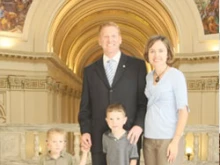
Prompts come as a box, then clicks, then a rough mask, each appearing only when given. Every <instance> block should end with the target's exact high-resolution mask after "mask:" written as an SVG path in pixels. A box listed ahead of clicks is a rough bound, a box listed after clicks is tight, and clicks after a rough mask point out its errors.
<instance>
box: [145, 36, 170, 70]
mask: <svg viewBox="0 0 220 165" xmlns="http://www.w3.org/2000/svg"><path fill="white" fill-rule="evenodd" d="M167 57H168V55H167V48H166V46H165V45H164V43H163V42H162V41H161V40H158V41H156V42H155V43H154V44H153V45H152V46H151V47H150V49H149V51H148V58H149V62H150V64H152V65H153V67H158V66H163V65H166V62H167Z"/></svg>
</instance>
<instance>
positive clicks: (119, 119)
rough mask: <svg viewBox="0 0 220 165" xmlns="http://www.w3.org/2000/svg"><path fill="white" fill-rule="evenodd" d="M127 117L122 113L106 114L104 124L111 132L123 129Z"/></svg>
mask: <svg viewBox="0 0 220 165" xmlns="http://www.w3.org/2000/svg"><path fill="white" fill-rule="evenodd" d="M126 121H127V117H126V116H125V115H124V114H123V113H122V112H108V113H107V117H106V122H107V124H108V126H109V128H110V129H111V130H112V131H116V130H119V129H123V125H124V124H125V123H126Z"/></svg>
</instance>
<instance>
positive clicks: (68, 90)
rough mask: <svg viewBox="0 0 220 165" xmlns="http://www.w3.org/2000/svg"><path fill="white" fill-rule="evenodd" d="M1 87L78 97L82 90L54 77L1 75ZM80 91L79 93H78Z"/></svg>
mask: <svg viewBox="0 0 220 165" xmlns="http://www.w3.org/2000/svg"><path fill="white" fill-rule="evenodd" d="M0 88H1V89H6V90H48V91H52V92H55V93H56V92H58V93H61V94H67V95H70V96H74V97H78V95H80V93H81V92H80V91H79V90H77V89H73V88H72V87H69V86H68V85H66V84H63V83H61V82H57V81H56V80H54V79H53V78H52V77H49V76H48V77H41V78H39V77H37V78H30V77H26V76H14V75H13V76H12V75H9V76H7V77H0ZM76 92H77V93H79V94H76Z"/></svg>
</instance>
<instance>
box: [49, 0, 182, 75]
mask: <svg viewBox="0 0 220 165" xmlns="http://www.w3.org/2000/svg"><path fill="white" fill-rule="evenodd" d="M104 21H114V22H116V23H117V24H118V25H119V26H120V28H121V31H122V39H123V42H122V45H121V50H122V51H123V52H124V53H128V54H130V55H131V56H136V57H138V58H142V59H143V55H142V54H143V51H144V46H145V44H146V41H147V39H148V38H149V37H150V36H151V35H155V34H163V35H166V36H167V37H168V38H169V39H170V40H171V42H172V44H173V46H174V47H177V43H178V36H177V32H176V28H175V25H174V23H173V21H172V18H171V16H170V15H169V13H168V11H167V10H166V8H165V7H164V6H163V4H162V3H161V1H159V0H120V1H119V0H69V1H67V2H66V3H65V4H64V5H63V6H62V8H61V9H60V10H59V12H58V13H57V16H56V18H55V19H54V21H53V24H52V26H51V31H50V32H51V33H50V35H49V45H50V46H51V47H52V48H53V51H54V52H55V53H56V54H57V55H58V56H59V58H60V59H61V60H62V61H63V62H65V63H66V65H67V66H68V67H69V68H70V69H71V70H73V72H74V73H75V74H76V75H78V76H82V72H83V68H84V67H85V66H86V65H89V64H90V63H91V62H93V61H94V60H96V59H98V58H99V57H100V56H101V55H102V49H101V47H100V46H99V45H98V28H99V26H100V24H102V23H103V22H104Z"/></svg>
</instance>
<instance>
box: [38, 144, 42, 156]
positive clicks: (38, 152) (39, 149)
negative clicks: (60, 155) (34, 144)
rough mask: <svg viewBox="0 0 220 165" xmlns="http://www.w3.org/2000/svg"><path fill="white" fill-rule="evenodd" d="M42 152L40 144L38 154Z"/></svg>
mask: <svg viewBox="0 0 220 165" xmlns="http://www.w3.org/2000/svg"><path fill="white" fill-rule="evenodd" d="M41 154H42V148H41V146H39V148H38V155H41Z"/></svg>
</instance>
